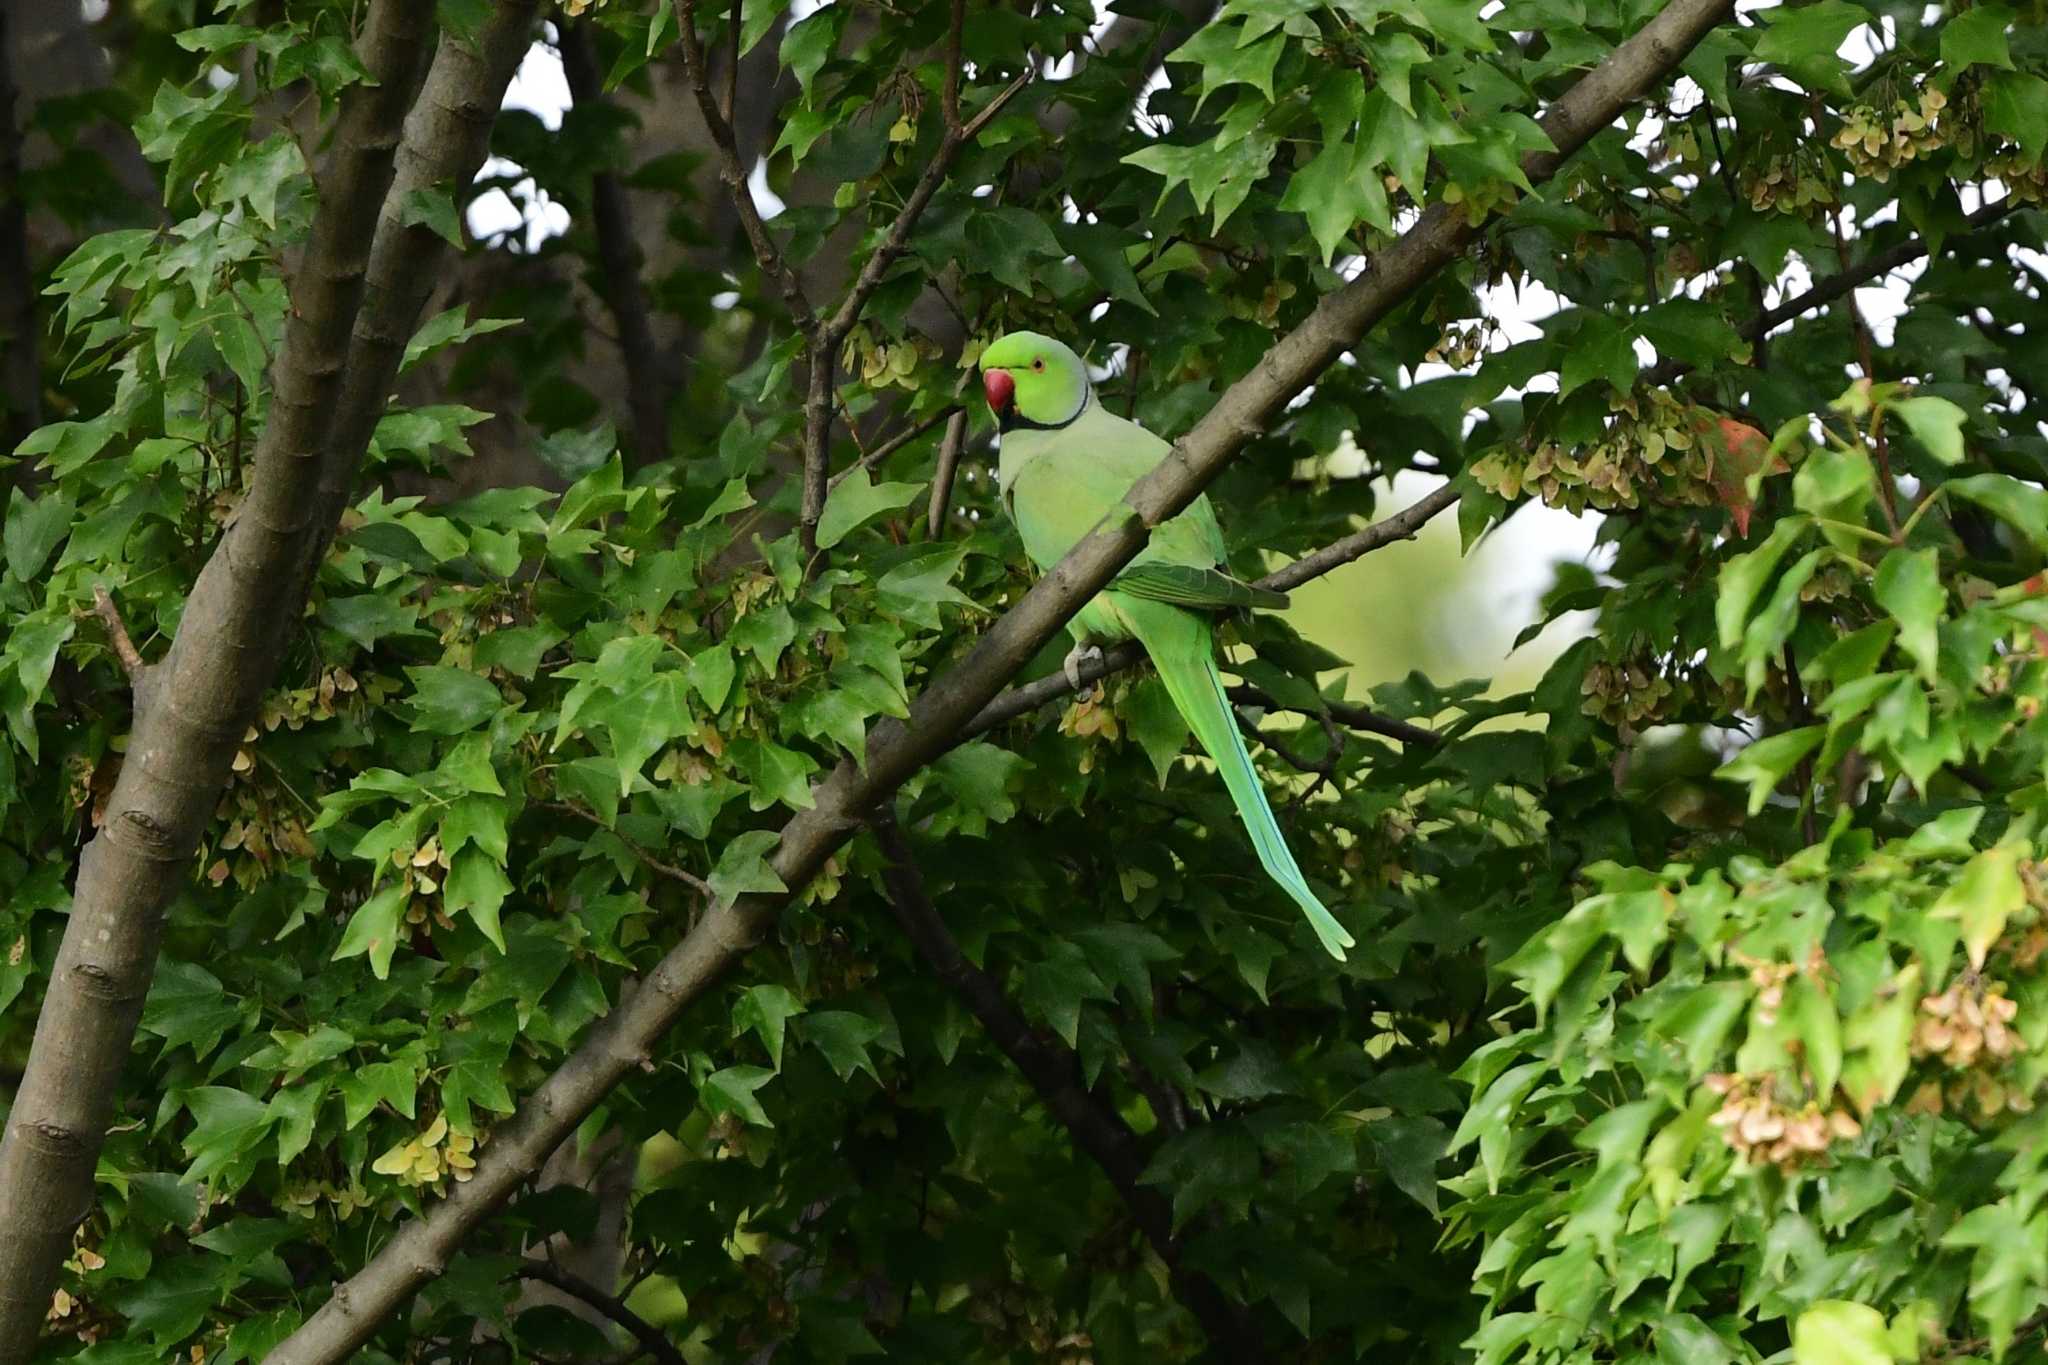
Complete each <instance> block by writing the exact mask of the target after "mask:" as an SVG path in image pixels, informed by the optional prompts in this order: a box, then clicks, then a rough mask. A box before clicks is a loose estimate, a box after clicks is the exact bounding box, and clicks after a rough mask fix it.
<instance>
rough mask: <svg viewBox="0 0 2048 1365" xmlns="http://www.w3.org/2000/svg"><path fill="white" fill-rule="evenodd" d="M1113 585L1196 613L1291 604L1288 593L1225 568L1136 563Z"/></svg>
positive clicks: (1133, 594) (1124, 590)
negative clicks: (1232, 575)
mask: <svg viewBox="0 0 2048 1365" xmlns="http://www.w3.org/2000/svg"><path fill="white" fill-rule="evenodd" d="M1110 586H1111V587H1113V588H1116V589H1117V590H1119V591H1121V592H1127V593H1129V594H1130V595H1131V596H1133V597H1143V598H1147V599H1149V600H1151V601H1154V602H1171V603H1172V604H1174V605H1175V606H1180V607H1187V608H1190V609H1191V610H1194V611H1227V610H1230V609H1232V608H1236V607H1263V608H1266V609H1269V610H1271V609H1277V608H1280V607H1284V606H1286V605H1287V594H1286V593H1284V592H1272V591H1270V590H1269V589H1266V588H1261V587H1255V586H1254V585H1252V584H1250V583H1246V582H1244V581H1243V580H1241V579H1236V578H1232V577H1231V576H1230V575H1229V574H1227V573H1225V572H1223V570H1221V569H1204V568H1201V567H1198V566H1197V565H1193V564H1145V563H1138V564H1133V565H1131V567H1129V568H1128V569H1125V570H1124V571H1123V572H1122V573H1120V574H1118V575H1117V576H1116V577H1115V578H1114V579H1113V580H1111V582H1110Z"/></svg>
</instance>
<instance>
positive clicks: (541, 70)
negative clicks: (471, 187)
mask: <svg viewBox="0 0 2048 1365" xmlns="http://www.w3.org/2000/svg"><path fill="white" fill-rule="evenodd" d="M569 103H570V100H569V81H568V78H567V77H566V76H564V75H563V74H562V59H561V57H560V56H558V55H557V54H556V53H555V50H554V49H553V48H551V47H549V46H548V45H547V44H545V43H535V44H534V45H533V46H532V47H530V48H528V49H527V50H526V56H525V57H523V58H521V59H520V62H519V70H518V71H516V72H514V73H513V75H512V83H511V84H510V85H509V86H507V87H506V88H505V103H504V107H505V108H507V109H524V110H526V111H527V112H529V113H531V114H532V115H533V116H534V117H535V118H537V119H539V120H540V121H541V126H542V127H544V128H546V129H547V130H548V131H549V132H553V131H554V130H555V129H557V128H560V127H561V126H562V115H563V113H564V112H565V111H567V109H568V108H569ZM520 171H521V168H520V167H519V166H518V165H517V164H516V163H514V162H511V161H507V160H506V159H505V158H503V157H498V156H494V157H490V158H488V159H486V160H485V162H484V164H483V168H482V169H481V170H479V171H478V172H477V179H479V180H490V179H496V178H498V177H500V176H518V177H519V178H518V179H517V180H515V181H514V183H513V184H512V186H511V192H510V193H507V192H506V191H505V190H502V189H492V190H489V191H486V192H485V193H483V194H480V195H478V196H477V197H476V199H474V200H473V201H471V203H470V206H469V214H468V219H469V231H470V235H472V236H474V237H477V238H479V239H483V240H491V239H495V238H498V237H504V236H508V235H512V234H518V233H520V232H521V230H522V229H523V230H524V234H523V236H521V237H520V238H519V240H520V242H521V244H522V245H523V246H524V247H525V249H526V250H528V251H536V250H538V249H539V248H540V244H541V243H542V242H545V241H546V240H547V239H548V238H550V237H555V236H559V235H560V234H562V233H564V232H567V231H568V230H569V211H568V210H567V209H565V208H563V207H562V206H561V205H560V204H558V203H556V202H555V201H554V200H552V199H550V198H549V197H548V196H547V195H546V194H545V193H543V192H542V191H541V188H540V186H538V185H536V184H535V183H534V181H533V177H532V176H522V175H521V174H520Z"/></svg>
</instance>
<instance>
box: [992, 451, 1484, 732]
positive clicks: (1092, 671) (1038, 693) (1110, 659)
mask: <svg viewBox="0 0 2048 1365" xmlns="http://www.w3.org/2000/svg"><path fill="white" fill-rule="evenodd" d="M1457 500H1458V490H1457V489H1456V488H1455V487H1454V486H1453V485H1451V484H1445V485H1443V486H1442V487H1441V488H1436V489H1432V490H1431V491H1430V492H1428V493H1426V494H1424V495H1423V496H1422V497H1421V498H1419V499H1417V500H1416V501H1415V502H1414V503H1413V504H1411V505H1410V506H1408V507H1406V508H1403V509H1402V510H1401V511H1399V512H1396V513H1395V514H1394V515H1393V516H1391V517H1387V518H1385V519H1383V520H1380V521H1376V522H1374V523H1373V524H1372V525H1370V526H1368V527H1366V528H1365V529H1364V530H1362V531H1359V532H1357V533H1355V534H1353V535H1348V536H1346V537H1344V539H1342V540H1339V541H1336V542H1334V543H1332V544H1329V545H1325V546H1324V547H1323V548H1322V549H1320V550H1317V551H1315V552H1313V553H1312V554H1306V555H1303V556H1302V557H1301V558H1300V559H1297V560H1295V561H1294V562H1293V563H1292V564H1289V565H1287V566H1286V567H1285V568H1282V569H1280V570H1278V571H1276V572H1274V573H1270V574H1267V575H1266V576H1265V577H1264V578H1262V579H1260V580H1259V582H1258V586H1259V587H1262V588H1271V589H1272V590H1274V591H1275V592H1288V591H1291V590H1292V589H1294V588H1298V587H1300V586H1301V585H1302V584H1303V583H1306V582H1308V581H1309V580H1310V579H1312V578H1316V577H1319V576H1321V575H1322V574H1326V573H1328V572H1330V570H1332V569H1334V568H1336V567H1337V566H1339V565H1340V564H1349V563H1350V562H1351V561H1352V560H1354V559H1358V558H1359V557H1361V556H1363V555H1366V554H1370V553H1371V552H1372V551H1374V550H1377V549H1379V548H1380V547H1381V546H1383V545H1391V544H1392V543H1393V542H1395V541H1397V540H1408V539H1411V538H1413V537H1414V535H1415V533H1416V532H1417V531H1419V530H1421V529H1422V525H1423V523H1424V522H1426V521H1428V520H1429V519H1430V518H1431V517H1433V516H1435V515H1436V514H1437V513H1438V512H1441V511H1443V510H1444V509H1445V508H1446V507H1449V506H1451V505H1452V504H1453V503H1455V502H1457ZM1144 657H1145V649H1144V646H1142V645H1139V644H1135V643H1126V644H1121V645H1118V646H1117V647H1116V648H1114V649H1109V650H1105V651H1103V654H1102V657H1101V658H1100V659H1090V660H1089V661H1088V662H1086V663H1083V664H1081V665H1080V666H1079V667H1078V668H1077V669H1076V670H1075V671H1076V674H1077V675H1078V676H1079V678H1080V680H1081V684H1082V686H1084V687H1085V686H1087V685H1088V684H1089V683H1091V682H1094V681H1095V680H1096V679H1097V678H1102V677H1107V676H1108V675H1109V674H1111V673H1116V672H1119V671H1121V670H1123V669H1126V668H1131V667H1133V666H1135V665H1136V664H1137V663H1138V662H1139V661H1141V660H1142V659H1143V658H1144ZM1073 690H1074V688H1073V684H1071V683H1069V682H1068V681H1067V676H1066V673H1065V672H1064V671H1063V670H1055V671H1054V672H1052V673H1048V674H1047V675H1046V676H1045V677H1043V678H1040V679H1038V680H1037V681H1035V682H1029V683H1026V684H1024V685H1023V686H1022V687H1012V688H1010V689H1009V690H1007V691H1005V692H1003V693H1001V694H1000V695H998V696H997V697H996V698H995V699H994V700H992V701H990V702H989V703H988V704H987V705H986V706H984V707H982V708H981V710H980V711H978V712H976V713H975V716H974V719H973V720H971V721H969V722H968V723H967V724H966V725H965V726H963V727H962V728H961V730H960V742H962V743H965V742H966V741H967V740H970V739H972V738H974V737H975V736H976V735H979V734H985V733H986V732H988V731H990V730H993V729H994V728H995V727H996V726H998V725H1001V724H1004V723H1005V722H1007V721H1011V720H1014V719H1016V718H1017V717H1018V716H1021V715H1023V714H1024V713H1025V712H1027V711H1034V710H1036V709H1038V708H1039V707H1041V706H1043V705H1045V704H1046V703H1047V702H1049V701H1052V700H1053V699H1055V698H1057V697H1063V696H1065V695H1066V694H1067V693H1069V692H1071V691H1073ZM1331 705H1332V706H1333V707H1334V706H1336V705H1338V703H1335V702H1333V703H1331ZM1346 709H1347V710H1352V708H1346ZM1332 714H1335V713H1334V712H1333V713H1332ZM1353 715H1354V716H1355V718H1356V720H1357V721H1358V722H1359V723H1358V724H1356V726H1355V727H1354V728H1357V729H1361V730H1370V731H1372V732H1373V733H1374V734H1379V735H1385V736H1387V737H1388V738H1390V739H1398V740H1401V741H1403V742H1404V743H1417V744H1434V743H1436V742H1437V737H1436V736H1435V735H1433V734H1430V732H1429V731H1427V730H1421V729H1417V728H1416V727H1414V726H1410V725H1407V724H1405V723H1404V722H1402V721H1397V720H1391V719H1389V718H1387V717H1385V716H1379V715H1375V714H1374V713H1373V712H1370V711H1367V710H1364V709H1363V708H1356V709H1355V710H1354V711H1353ZM1342 719H1343V720H1344V723H1345V724H1346V725H1352V724H1353V719H1352V718H1348V717H1347V718H1342Z"/></svg>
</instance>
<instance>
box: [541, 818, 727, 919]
mask: <svg viewBox="0 0 2048 1365" xmlns="http://www.w3.org/2000/svg"><path fill="white" fill-rule="evenodd" d="M533 804H534V805H536V806H538V807H540V809H542V810H553V811H560V812H561V813H562V814H564V815H573V816H575V817H576V818H577V819H578V820H587V821H589V822H590V823H591V824H593V825H596V826H597V827H598V828H599V829H601V830H603V831H605V832H606V833H607V834H609V835H611V836H612V837H613V838H614V839H617V840H618V841H619V842H620V843H622V844H624V845H625V846H626V851H627V852H628V853H631V854H632V855H633V856H634V857H635V858H638V859H639V860H640V861H641V862H643V863H645V864H647V867H648V870H649V871H652V872H657V873H659V874H661V875H662V876H664V877H666V878H668V879H669V880H670V881H672V882H681V883H682V884H683V885H684V886H687V887H689V888H690V889H691V890H693V891H696V892H697V893H698V894H700V895H702V896H704V897H705V898H707V899H709V898H710V897H712V896H714V895H716V894H717V893H716V892H714V891H713V890H712V889H711V883H710V882H707V881H705V880H704V879H703V878H702V877H700V876H698V875H697V874H696V873H694V872H692V871H690V870H689V869H688V868H682V867H677V866H676V865H675V864H674V863H669V862H663V861H662V860H661V859H660V858H657V857H656V856H655V855H654V854H652V853H650V852H649V851H648V850H647V849H645V848H643V847H641V846H640V845H639V844H638V843H635V842H634V841H633V840H631V839H629V838H627V837H626V836H625V835H623V834H621V833H619V831H618V830H616V829H614V828H612V827H611V826H610V825H607V824H606V823H605V822H604V819H603V818H602V817H601V816H599V815H598V813H597V812H596V811H593V810H585V809H584V808H583V807H581V806H579V805H577V804H576V803H575V802H573V801H536V802H534V803H533Z"/></svg>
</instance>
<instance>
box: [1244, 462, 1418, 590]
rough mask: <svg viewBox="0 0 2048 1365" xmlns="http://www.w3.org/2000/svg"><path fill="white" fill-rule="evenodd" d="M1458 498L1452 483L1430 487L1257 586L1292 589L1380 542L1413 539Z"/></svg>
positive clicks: (1263, 580) (1303, 557) (1387, 543)
mask: <svg viewBox="0 0 2048 1365" xmlns="http://www.w3.org/2000/svg"><path fill="white" fill-rule="evenodd" d="M1457 500H1458V489H1457V488H1456V487H1455V486H1454V485H1451V484H1448V483H1447V484H1444V485H1442V486H1441V487H1439V488H1433V489H1431V490H1430V491H1429V492H1427V493H1425V494H1423V495H1422V496H1421V497H1419V498H1417V499H1416V500H1415V501H1414V503H1412V504H1411V505H1409V506H1407V507H1404V508H1402V509H1401V510H1400V511H1398V512H1396V513H1394V515H1392V516H1390V517H1386V518H1383V519H1382V520H1379V521H1376V522H1374V523H1373V524H1372V525H1370V526H1368V527H1366V528H1365V529H1364V530H1362V531H1359V532H1358V533H1357V534H1355V535H1349V536H1346V537H1344V539H1342V540H1339V541H1335V542H1333V543H1331V544H1329V545H1325V546H1324V547H1323V548H1322V549H1320V550H1317V551H1315V552H1314V553H1312V554H1305V555H1303V556H1302V557H1301V558H1300V559H1297V560H1295V561H1294V562H1293V563H1292V564H1289V565H1288V566H1287V567H1286V568H1284V569H1281V570H1279V571H1278V572H1276V573H1269V574H1267V575H1266V576H1265V577H1264V578H1262V579H1260V580H1259V586H1260V587H1262V588H1271V589H1272V590H1273V591H1274V592H1292V591H1294V590H1295V589H1296V588H1298V587H1300V586H1301V585H1302V584H1304V583H1306V582H1308V581H1309V580H1310V579H1312V578H1321V577H1322V576H1323V575H1324V574H1326V573H1328V572H1330V570H1332V569H1334V568H1337V567H1338V566H1339V565H1343V564H1349V563H1350V562H1351V561H1352V560H1354V559H1357V558H1359V557H1360V556H1362V555H1368V554H1371V553H1372V552H1373V551H1374V550H1377V549H1379V548H1380V547H1381V546H1383V545H1391V544H1393V543H1394V542H1395V541H1397V540H1413V539H1414V538H1415V533H1416V532H1418V531H1420V530H1421V529H1422V527H1423V524H1424V523H1425V522H1427V521H1428V520H1429V519H1430V518H1431V517H1433V516H1435V515H1436V514H1437V513H1439V512H1441V511H1443V510H1444V509H1445V508H1446V507H1449V506H1451V505H1452V504H1453V503H1455V502H1456V501H1457Z"/></svg>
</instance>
